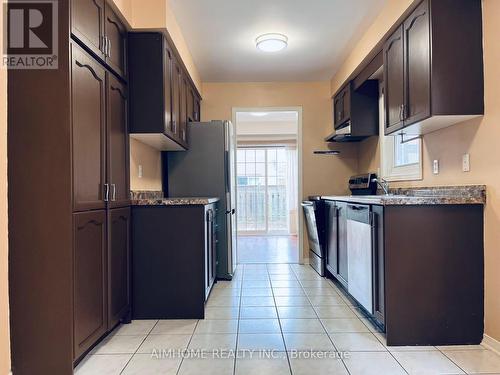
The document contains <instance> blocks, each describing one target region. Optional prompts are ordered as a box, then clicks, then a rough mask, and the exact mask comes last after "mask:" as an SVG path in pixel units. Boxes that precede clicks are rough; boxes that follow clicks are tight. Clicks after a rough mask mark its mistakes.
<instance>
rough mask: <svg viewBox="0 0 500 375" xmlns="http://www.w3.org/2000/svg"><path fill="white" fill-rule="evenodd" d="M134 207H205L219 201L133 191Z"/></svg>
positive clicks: (208, 198) (132, 202) (132, 200)
mask: <svg viewBox="0 0 500 375" xmlns="http://www.w3.org/2000/svg"><path fill="white" fill-rule="evenodd" d="M130 199H131V204H132V206H205V205H207V204H212V203H215V202H218V201H219V198H213V197H175V198H164V197H163V192H162V191H131V192H130Z"/></svg>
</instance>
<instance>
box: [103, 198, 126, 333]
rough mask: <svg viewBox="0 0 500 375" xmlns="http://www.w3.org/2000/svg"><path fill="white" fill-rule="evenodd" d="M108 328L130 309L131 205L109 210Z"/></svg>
mask: <svg viewBox="0 0 500 375" xmlns="http://www.w3.org/2000/svg"><path fill="white" fill-rule="evenodd" d="M108 225H109V237H108V329H111V328H113V327H114V326H115V325H116V324H117V323H118V322H119V321H120V319H121V318H123V316H124V315H125V314H127V313H128V312H129V311H130V207H126V208H116V209H112V210H109V221H108Z"/></svg>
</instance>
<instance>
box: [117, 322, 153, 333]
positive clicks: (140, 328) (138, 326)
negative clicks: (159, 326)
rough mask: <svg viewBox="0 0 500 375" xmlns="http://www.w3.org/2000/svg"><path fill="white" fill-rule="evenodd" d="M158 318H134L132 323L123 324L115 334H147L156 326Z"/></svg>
mask: <svg viewBox="0 0 500 375" xmlns="http://www.w3.org/2000/svg"><path fill="white" fill-rule="evenodd" d="M156 322H157V320H132V322H131V323H130V324H121V325H120V326H119V327H118V328H117V329H116V330H115V331H114V332H113V334H114V335H147V334H148V333H149V332H151V330H152V329H153V327H154V326H155V324H156Z"/></svg>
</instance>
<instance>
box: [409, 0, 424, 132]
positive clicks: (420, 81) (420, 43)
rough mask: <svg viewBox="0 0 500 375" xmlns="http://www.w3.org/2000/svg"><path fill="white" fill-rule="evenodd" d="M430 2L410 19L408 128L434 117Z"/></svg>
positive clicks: (417, 9)
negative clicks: (431, 101)
mask: <svg viewBox="0 0 500 375" xmlns="http://www.w3.org/2000/svg"><path fill="white" fill-rule="evenodd" d="M429 28H430V26H429V12H428V2H427V1H423V2H422V3H421V4H420V5H419V6H418V7H417V8H416V9H415V10H414V11H413V13H412V14H411V15H410V16H409V17H408V18H407V19H406V21H405V22H404V25H403V29H404V56H405V65H404V66H405V85H406V91H405V94H406V100H405V107H404V119H405V126H406V125H411V124H413V123H415V122H417V121H421V120H423V119H425V118H427V117H429V116H430V30H429Z"/></svg>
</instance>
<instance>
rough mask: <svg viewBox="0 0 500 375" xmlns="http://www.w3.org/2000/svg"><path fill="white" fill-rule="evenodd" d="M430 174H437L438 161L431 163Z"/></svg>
mask: <svg viewBox="0 0 500 375" xmlns="http://www.w3.org/2000/svg"><path fill="white" fill-rule="evenodd" d="M432 173H434V174H439V160H437V159H436V160H434V161H433V162H432Z"/></svg>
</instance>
